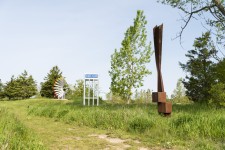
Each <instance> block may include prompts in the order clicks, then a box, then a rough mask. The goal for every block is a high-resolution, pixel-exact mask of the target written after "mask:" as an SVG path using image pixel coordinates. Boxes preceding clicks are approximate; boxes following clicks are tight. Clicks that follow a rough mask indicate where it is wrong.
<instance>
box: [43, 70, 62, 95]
mask: <svg viewBox="0 0 225 150" xmlns="http://www.w3.org/2000/svg"><path fill="white" fill-rule="evenodd" d="M60 77H62V72H61V71H60V69H59V68H58V66H54V67H53V68H52V69H51V70H50V72H49V73H48V74H47V76H46V77H45V78H44V80H45V82H43V83H41V91H40V93H41V96H42V97H47V98H54V91H53V86H54V83H55V81H56V79H58V78H60Z"/></svg>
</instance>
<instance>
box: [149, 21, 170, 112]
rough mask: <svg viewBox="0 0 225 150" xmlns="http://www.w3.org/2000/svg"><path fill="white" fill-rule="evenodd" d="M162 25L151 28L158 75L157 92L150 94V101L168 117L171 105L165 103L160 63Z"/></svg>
mask: <svg viewBox="0 0 225 150" xmlns="http://www.w3.org/2000/svg"><path fill="white" fill-rule="evenodd" d="M162 33H163V24H162V25H160V26H155V27H154V28H153V35H154V45H155V60H156V68H157V74H158V84H157V85H158V92H153V93H152V101H153V102H157V103H158V112H159V113H160V114H161V113H162V114H164V115H165V116H169V115H170V114H171V112H172V104H171V103H170V102H166V92H164V85H163V79H162V72H161V61H162V35H163V34H162Z"/></svg>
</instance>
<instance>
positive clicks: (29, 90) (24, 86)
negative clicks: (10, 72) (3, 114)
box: [17, 71, 37, 99]
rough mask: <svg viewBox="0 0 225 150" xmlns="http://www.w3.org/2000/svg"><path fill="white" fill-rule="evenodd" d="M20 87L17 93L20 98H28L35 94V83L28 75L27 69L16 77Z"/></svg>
mask: <svg viewBox="0 0 225 150" xmlns="http://www.w3.org/2000/svg"><path fill="white" fill-rule="evenodd" d="M17 82H18V85H19V87H20V92H19V95H20V96H21V97H22V99H25V98H30V97H31V96H34V95H35V94H37V85H36V83H35V81H34V79H33V77H32V76H31V75H30V76H29V75H28V73H27V71H24V72H23V73H22V74H21V75H20V76H19V77H18V79H17Z"/></svg>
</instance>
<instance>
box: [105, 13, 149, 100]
mask: <svg viewBox="0 0 225 150" xmlns="http://www.w3.org/2000/svg"><path fill="white" fill-rule="evenodd" d="M146 24H147V21H146V19H145V16H144V12H143V11H141V10H138V11H137V16H136V18H135V19H134V24H133V26H130V27H129V28H128V29H127V31H126V33H125V37H124V39H123V41H122V47H121V48H120V50H117V49H116V50H115V52H114V54H112V55H111V70H110V71H109V74H110V77H111V86H110V90H111V92H112V93H113V94H115V95H119V96H121V97H122V98H123V99H125V100H127V103H129V102H130V100H131V96H132V90H133V89H134V88H139V87H140V86H143V78H144V77H145V76H147V75H149V74H150V73H151V72H150V71H149V70H148V69H147V67H146V64H147V63H149V62H150V56H151V47H150V46H151V45H150V42H147V31H146Z"/></svg>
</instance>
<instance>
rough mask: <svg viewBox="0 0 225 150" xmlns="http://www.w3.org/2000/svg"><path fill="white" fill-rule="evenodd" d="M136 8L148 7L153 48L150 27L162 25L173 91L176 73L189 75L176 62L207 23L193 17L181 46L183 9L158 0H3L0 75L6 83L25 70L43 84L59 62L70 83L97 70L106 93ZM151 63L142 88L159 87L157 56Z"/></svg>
mask: <svg viewBox="0 0 225 150" xmlns="http://www.w3.org/2000/svg"><path fill="white" fill-rule="evenodd" d="M137 10H144V14H145V16H146V19H147V21H148V25H147V31H148V40H149V41H151V42H152V50H154V45H153V32H152V29H153V27H154V26H155V25H160V24H161V23H163V24H164V32H163V58H162V73H163V80H164V86H165V91H166V92H167V93H168V95H171V93H172V91H173V90H174V88H175V86H176V82H177V80H178V78H180V77H183V78H184V77H185V73H184V72H183V71H182V70H181V69H180V67H179V65H178V62H179V61H180V62H185V61H186V58H185V53H186V52H187V50H189V49H191V48H192V44H193V41H194V39H195V37H199V36H201V33H202V32H203V28H202V26H201V24H200V22H198V21H192V22H191V24H190V25H189V26H188V28H187V29H186V30H185V32H184V34H183V39H182V42H183V45H182V46H183V47H184V49H183V48H182V47H181V46H180V41H179V40H178V39H177V40H172V39H173V38H174V37H175V36H176V34H177V33H178V32H179V31H180V27H181V25H182V22H181V21H179V19H180V15H182V13H181V12H179V11H178V10H177V9H173V8H171V7H170V6H166V5H162V4H160V3H157V2H156V0H133V1H130V0H113V1H112V0H110V1H108V0H95V1H91V0H83V1H78V0H48V1H45V0H38V1H37V0H20V1H17V0H10V1H7V0H0V79H1V80H2V82H4V83H5V82H6V81H9V80H10V78H11V76H12V75H15V76H18V75H19V74H21V73H22V72H23V71H24V70H27V71H28V73H29V74H31V75H33V77H34V79H35V80H36V81H37V83H40V82H43V79H44V77H45V76H46V75H47V73H48V72H49V70H50V69H51V68H52V67H53V66H55V65H58V66H59V68H60V69H61V71H62V72H63V75H64V76H65V77H66V80H67V82H68V83H69V84H74V83H75V81H76V80H77V79H82V78H84V74H85V73H98V74H99V76H100V88H101V95H104V93H106V92H109V86H110V82H111V80H110V77H109V74H108V71H109V69H110V56H111V54H113V52H114V49H115V48H117V49H119V48H120V47H121V42H122V40H123V38H124V33H125V31H126V30H127V28H128V27H129V26H131V25H132V24H133V19H134V18H135V16H136V12H137ZM147 67H148V68H149V69H150V70H151V71H152V75H149V76H147V77H146V78H145V80H144V86H143V87H142V88H141V89H147V88H150V89H151V90H153V91H156V88H157V87H156V86H157V84H156V83H157V80H156V79H157V78H156V65H155V59H154V55H153V56H152V59H151V62H150V64H148V65H147Z"/></svg>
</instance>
